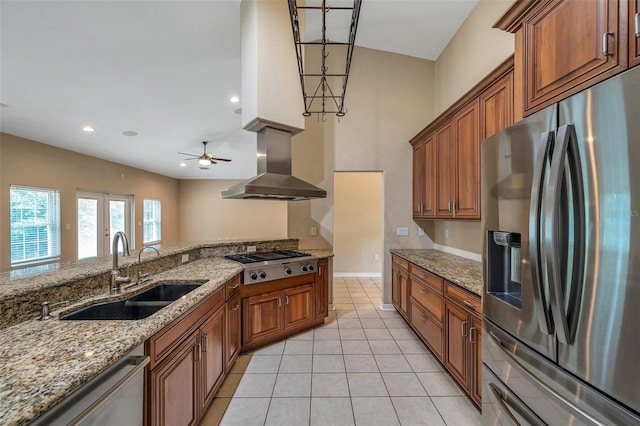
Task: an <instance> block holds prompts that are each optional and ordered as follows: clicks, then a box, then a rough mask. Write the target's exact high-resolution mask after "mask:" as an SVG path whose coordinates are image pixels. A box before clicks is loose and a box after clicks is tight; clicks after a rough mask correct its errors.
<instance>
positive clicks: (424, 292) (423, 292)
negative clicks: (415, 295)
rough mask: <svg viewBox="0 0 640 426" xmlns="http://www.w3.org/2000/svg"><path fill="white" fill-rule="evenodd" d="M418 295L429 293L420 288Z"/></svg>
mask: <svg viewBox="0 0 640 426" xmlns="http://www.w3.org/2000/svg"><path fill="white" fill-rule="evenodd" d="M420 293H422V294H427V293H429V292H428V291H427V290H425V289H423V288H421V289H420Z"/></svg>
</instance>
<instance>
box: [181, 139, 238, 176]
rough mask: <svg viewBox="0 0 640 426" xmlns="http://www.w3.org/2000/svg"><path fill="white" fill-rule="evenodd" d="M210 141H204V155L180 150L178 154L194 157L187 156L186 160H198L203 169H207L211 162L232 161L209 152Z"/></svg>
mask: <svg viewBox="0 0 640 426" xmlns="http://www.w3.org/2000/svg"><path fill="white" fill-rule="evenodd" d="M208 143H209V142H208V141H202V145H203V147H202V148H203V151H202V155H196V154H189V153H186V152H178V154H182V155H188V156H190V157H193V158H186V159H185V160H198V164H199V165H200V168H201V169H206V168H207V166H209V165H211V164H218V161H226V162H229V161H231V160H229V159H228V158H218V157H214V156H213V154H211V153H209V152H207V144H208Z"/></svg>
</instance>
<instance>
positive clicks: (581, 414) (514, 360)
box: [489, 331, 606, 426]
mask: <svg viewBox="0 0 640 426" xmlns="http://www.w3.org/2000/svg"><path fill="white" fill-rule="evenodd" d="M489 337H490V338H491V339H492V340H493V341H494V342H495V343H496V344H497V345H498V347H499V348H500V349H501V350H502V352H503V353H504V354H505V355H506V356H507V358H508V360H509V361H510V363H509V364H510V365H512V366H514V367H515V368H516V369H517V370H518V371H519V372H520V373H521V374H522V375H523V376H524V377H525V378H526V379H527V381H528V382H530V383H532V384H533V385H535V386H536V387H537V388H538V389H540V390H541V391H542V392H544V393H545V394H547V395H548V396H549V397H551V398H552V399H553V400H554V401H555V402H556V403H558V404H560V405H562V406H563V407H564V408H565V409H566V410H568V411H569V412H571V413H573V414H574V415H575V416H577V417H578V418H580V419H582V421H583V422H585V423H587V424H592V425H598V426H606V425H605V424H604V423H602V422H600V421H599V420H598V419H596V418H594V417H592V416H591V415H590V414H589V413H587V412H585V411H584V410H582V409H580V408H579V407H577V406H575V405H574V404H572V403H571V402H569V401H567V400H566V399H565V398H564V397H563V396H562V395H560V394H559V393H558V392H556V391H555V390H554V389H552V388H550V387H549V386H547V384H545V383H544V382H543V381H541V380H540V379H538V377H536V375H535V374H533V373H531V372H530V371H529V369H528V368H527V367H525V366H524V365H523V364H522V363H521V362H520V360H519V359H518V357H517V355H516V354H515V351H516V350H517V346H518V345H517V344H516V343H512V345H513V349H511V348H509V347H508V346H507V344H506V343H505V342H504V341H503V339H501V338H499V337H498V336H497V335H496V334H495V333H494V332H493V331H490V332H489Z"/></svg>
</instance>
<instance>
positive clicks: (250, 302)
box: [242, 291, 282, 345]
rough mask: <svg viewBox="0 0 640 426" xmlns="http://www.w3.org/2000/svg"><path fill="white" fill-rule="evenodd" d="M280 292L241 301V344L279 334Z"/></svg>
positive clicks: (280, 320)
mask: <svg viewBox="0 0 640 426" xmlns="http://www.w3.org/2000/svg"><path fill="white" fill-rule="evenodd" d="M281 306H282V292H280V291H276V292H272V293H267V294H261V295H258V296H252V297H249V298H247V299H245V300H244V301H243V306H242V316H243V318H244V324H243V336H242V340H243V344H245V345H246V344H249V343H255V342H256V341H260V340H263V339H269V338H270V337H273V336H277V335H279V334H280V330H281V329H282V315H281V311H280V309H281Z"/></svg>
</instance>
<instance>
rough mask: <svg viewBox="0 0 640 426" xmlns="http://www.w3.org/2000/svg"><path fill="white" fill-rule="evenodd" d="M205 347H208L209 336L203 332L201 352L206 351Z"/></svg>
mask: <svg viewBox="0 0 640 426" xmlns="http://www.w3.org/2000/svg"><path fill="white" fill-rule="evenodd" d="M207 347H209V336H208V335H207V334H203V335H202V352H206V351H207Z"/></svg>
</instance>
